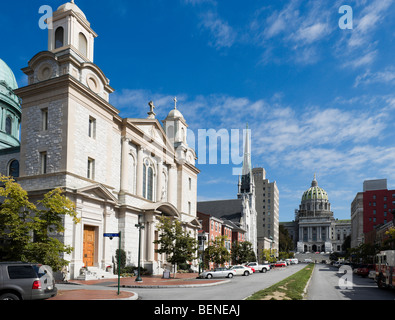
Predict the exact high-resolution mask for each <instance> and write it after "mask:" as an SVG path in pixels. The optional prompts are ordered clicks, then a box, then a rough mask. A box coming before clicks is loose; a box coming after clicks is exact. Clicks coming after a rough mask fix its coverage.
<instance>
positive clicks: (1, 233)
mask: <svg viewBox="0 0 395 320" xmlns="http://www.w3.org/2000/svg"><path fill="white" fill-rule="evenodd" d="M0 183H2V185H3V186H2V187H1V188H0V197H1V198H2V204H1V206H0V238H1V239H2V240H4V242H5V245H3V247H2V248H1V259H2V260H21V261H29V262H37V263H42V264H47V265H49V266H51V268H52V269H53V270H54V271H58V270H60V269H61V268H62V267H63V266H64V265H66V264H68V261H66V260H64V259H63V258H62V257H63V255H64V253H68V254H69V253H71V252H72V250H73V248H72V247H71V246H66V245H64V244H63V243H62V242H61V241H60V240H59V239H58V236H60V235H62V233H64V231H65V230H64V218H65V217H66V216H70V217H71V218H72V219H73V222H74V223H78V222H79V219H78V218H77V213H76V211H75V206H74V203H73V202H72V201H71V200H70V199H68V198H67V197H65V196H64V195H63V190H61V189H55V190H52V191H50V192H48V193H47V194H45V195H44V198H43V199H42V200H39V201H37V205H35V204H33V203H32V202H30V201H29V199H28V194H27V192H26V191H25V190H24V189H23V188H22V187H21V186H20V185H19V184H18V183H16V182H15V180H13V179H12V178H10V177H5V176H1V177H0Z"/></svg>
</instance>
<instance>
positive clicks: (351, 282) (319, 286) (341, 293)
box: [307, 264, 395, 300]
mask: <svg viewBox="0 0 395 320" xmlns="http://www.w3.org/2000/svg"><path fill="white" fill-rule="evenodd" d="M349 275H351V277H349V278H348V279H347V282H345V281H344V280H345V278H346V277H347V275H344V272H343V273H340V272H339V269H337V268H335V267H333V266H331V265H325V264H316V266H315V268H314V272H313V275H312V278H311V281H310V284H309V287H308V291H307V300H395V290H380V289H379V288H378V287H377V285H376V283H375V282H374V281H373V280H372V279H369V278H368V277H366V278H362V277H360V276H358V275H355V274H352V273H350V274H349Z"/></svg>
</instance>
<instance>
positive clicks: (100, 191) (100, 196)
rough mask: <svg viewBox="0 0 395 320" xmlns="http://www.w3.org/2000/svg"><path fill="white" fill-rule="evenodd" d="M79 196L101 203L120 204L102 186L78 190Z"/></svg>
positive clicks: (97, 185)
mask: <svg viewBox="0 0 395 320" xmlns="http://www.w3.org/2000/svg"><path fill="white" fill-rule="evenodd" d="M77 194H80V195H83V196H85V197H88V198H90V199H95V200H99V201H106V202H113V203H117V202H118V200H117V198H116V197H115V196H114V195H113V194H112V193H111V192H110V191H109V190H108V189H107V188H106V187H104V186H103V185H102V184H96V185H92V186H88V187H84V188H80V189H78V190H77Z"/></svg>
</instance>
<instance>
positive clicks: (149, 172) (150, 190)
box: [143, 159, 154, 201]
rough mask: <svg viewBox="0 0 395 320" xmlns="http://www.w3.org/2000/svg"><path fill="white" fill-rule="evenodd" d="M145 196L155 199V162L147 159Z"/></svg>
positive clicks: (144, 169) (144, 182)
mask: <svg viewBox="0 0 395 320" xmlns="http://www.w3.org/2000/svg"><path fill="white" fill-rule="evenodd" d="M143 197H144V198H145V199H147V200H151V201H154V169H153V164H152V163H151V162H150V161H148V159H147V160H145V162H144V165H143Z"/></svg>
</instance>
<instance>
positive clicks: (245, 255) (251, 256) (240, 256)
mask: <svg viewBox="0 0 395 320" xmlns="http://www.w3.org/2000/svg"><path fill="white" fill-rule="evenodd" d="M232 260H233V262H234V263H235V264H241V263H246V262H255V261H256V255H255V252H254V250H253V249H252V243H251V242H248V241H243V242H238V241H235V242H233V244H232Z"/></svg>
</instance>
